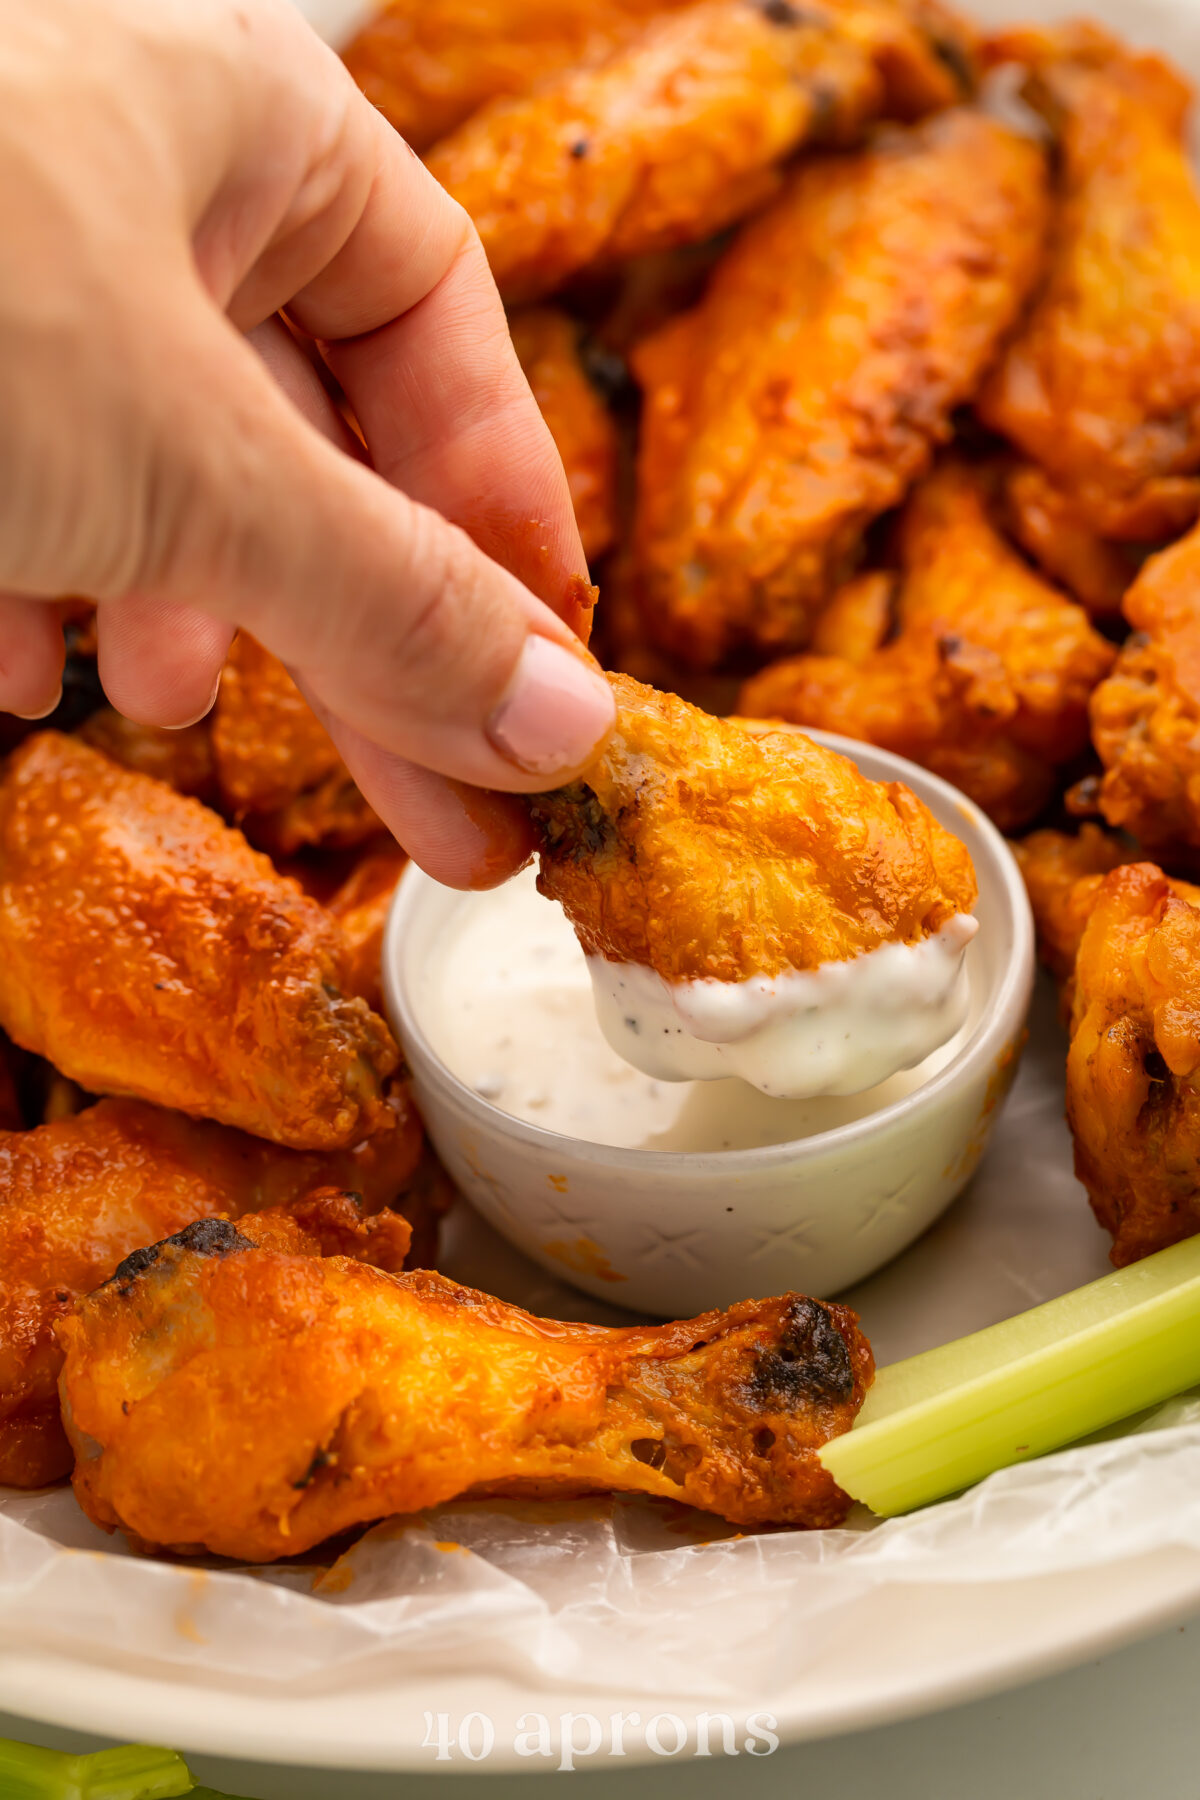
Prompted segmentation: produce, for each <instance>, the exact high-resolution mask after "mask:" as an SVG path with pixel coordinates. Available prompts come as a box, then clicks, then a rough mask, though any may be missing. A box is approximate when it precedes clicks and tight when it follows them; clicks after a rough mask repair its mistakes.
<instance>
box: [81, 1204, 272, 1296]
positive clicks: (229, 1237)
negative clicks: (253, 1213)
mask: <svg viewBox="0 0 1200 1800" xmlns="http://www.w3.org/2000/svg"><path fill="white" fill-rule="evenodd" d="M172 1245H175V1246H176V1247H178V1248H179V1249H180V1250H190V1251H191V1252H192V1254H193V1255H195V1256H231V1255H232V1254H233V1253H234V1252H235V1251H237V1250H253V1249H254V1245H253V1244H252V1243H251V1242H250V1239H249V1238H244V1237H243V1236H242V1234H241V1232H240V1231H237V1230H235V1228H234V1227H233V1226H232V1225H231V1224H230V1223H229V1220H228V1219H197V1220H195V1221H194V1223H193V1224H191V1225H185V1226H184V1228H183V1230H182V1231H177V1232H176V1233H175V1235H174V1237H169V1238H163V1239H161V1240H160V1242H159V1243H157V1244H148V1245H147V1246H146V1248H145V1249H144V1250H131V1251H130V1253H129V1255H128V1256H127V1257H126V1258H125V1259H124V1261H123V1262H120V1263H118V1264H117V1267H116V1269H115V1270H114V1271H113V1275H112V1285H115V1286H116V1290H117V1292H118V1293H119V1294H127V1293H128V1292H129V1290H130V1289H131V1288H132V1286H133V1285H134V1283H135V1282H136V1281H138V1280H139V1279H140V1278H141V1277H142V1276H143V1275H144V1274H145V1273H146V1271H147V1270H148V1269H152V1268H153V1267H154V1265H155V1263H156V1262H157V1261H158V1259H159V1257H160V1256H161V1255H162V1252H163V1251H164V1250H166V1249H168V1248H170V1247H171V1246H172ZM104 1285H105V1286H106V1287H107V1286H109V1285H110V1283H108V1282H106V1283H105V1284H104Z"/></svg>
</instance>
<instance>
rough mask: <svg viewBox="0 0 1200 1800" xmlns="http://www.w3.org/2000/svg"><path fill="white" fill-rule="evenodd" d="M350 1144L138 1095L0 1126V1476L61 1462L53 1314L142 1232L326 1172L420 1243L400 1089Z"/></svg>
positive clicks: (279, 1200) (171, 1227)
mask: <svg viewBox="0 0 1200 1800" xmlns="http://www.w3.org/2000/svg"><path fill="white" fill-rule="evenodd" d="M391 1116H392V1119H393V1124H392V1126H391V1128H390V1129H389V1130H385V1131H382V1132H379V1133H377V1134H376V1136H375V1137H373V1138H370V1139H369V1140H368V1141H367V1142H366V1143H364V1144H361V1145H359V1146H357V1147H356V1148H355V1149H352V1150H342V1151H336V1152H333V1153H331V1154H328V1155H324V1156H320V1155H312V1154H304V1153H301V1152H299V1151H295V1150H281V1149H279V1148H278V1147H277V1146H276V1145H274V1144H266V1143H263V1142H262V1141H261V1140H259V1139H258V1138H252V1137H247V1136H246V1135H245V1134H244V1133H243V1132H240V1131H230V1130H229V1129H228V1128H227V1127H226V1126H223V1125H212V1124H208V1123H205V1122H201V1121H197V1120H193V1119H185V1118H183V1117H181V1116H180V1114H178V1113H172V1112H165V1111H163V1110H162V1109H161V1108H160V1107H156V1106H146V1105H145V1104H144V1103H143V1102H142V1101H140V1100H102V1101H100V1102H99V1104H98V1105H96V1106H93V1107H90V1108H88V1109H87V1111H85V1112H81V1113H78V1114H77V1115H76V1116H75V1117H73V1118H68V1119H63V1120H60V1121H59V1122H58V1123H57V1124H54V1125H42V1126H39V1127H37V1128H36V1129H35V1130H33V1131H16V1132H7V1131H6V1132H0V1484H2V1485H9V1486H15V1487H40V1486H42V1485H43V1484H44V1483H46V1482H50V1481H57V1480H58V1479H59V1478H60V1477H61V1476H63V1475H65V1474H66V1473H67V1471H68V1470H69V1469H70V1466H71V1453H70V1450H69V1448H68V1446H67V1442H66V1439H65V1437H64V1436H63V1431H62V1426H61V1422H60V1419H59V1407H58V1389H57V1380H58V1371H59V1366H60V1363H61V1356H60V1354H59V1351H58V1347H57V1345H56V1343H55V1341H54V1332H53V1327H54V1322H55V1320H56V1319H59V1318H61V1317H63V1315H64V1314H65V1313H66V1312H67V1311H69V1309H70V1307H71V1305H72V1304H73V1303H74V1301H75V1300H76V1299H77V1298H79V1297H80V1296H81V1295H83V1294H87V1293H90V1292H91V1290H92V1289H93V1288H94V1287H96V1286H98V1284H99V1283H100V1282H102V1281H106V1280H107V1279H108V1277H109V1276H110V1275H111V1274H112V1272H113V1270H114V1269H115V1268H116V1266H117V1264H118V1263H119V1262H120V1261H121V1259H122V1257H124V1256H128V1255H129V1253H130V1252H131V1251H133V1250H136V1249H138V1248H139V1247H140V1246H141V1245H143V1244H148V1243H153V1242H154V1241H155V1240H156V1239H158V1238H160V1237H162V1236H163V1235H164V1234H169V1233H171V1232H175V1231H180V1230H181V1229H182V1228H183V1227H184V1226H185V1225H190V1224H191V1223H192V1221H193V1220H194V1219H205V1218H210V1217H212V1216H213V1215H214V1214H217V1213H221V1214H224V1215H226V1216H228V1217H232V1218H237V1217H238V1216H239V1215H240V1214H241V1213H244V1212H260V1211H262V1210H264V1209H265V1208H268V1207H275V1206H285V1205H289V1204H291V1203H292V1202H293V1201H296V1200H299V1199H300V1198H302V1197H303V1196H304V1195H306V1194H308V1193H309V1192H310V1191H311V1190H312V1189H313V1188H315V1187H317V1186H320V1185H323V1184H333V1185H334V1186H336V1187H338V1188H345V1189H352V1190H354V1191H355V1192H357V1193H359V1194H361V1195H362V1198H363V1204H364V1206H365V1207H366V1210H367V1211H368V1212H377V1211H378V1210H379V1209H380V1208H381V1207H383V1206H388V1205H392V1204H393V1203H394V1204H397V1205H404V1204H405V1201H404V1198H403V1196H404V1195H405V1193H406V1190H408V1189H409V1188H410V1187H412V1189H413V1200H414V1205H413V1208H412V1210H413V1217H414V1222H415V1223H416V1225H417V1226H418V1228H419V1232H420V1235H421V1238H422V1240H423V1243H424V1246H425V1249H426V1251H427V1250H428V1243H429V1237H430V1232H431V1227H433V1226H434V1225H435V1221H434V1220H433V1219H431V1218H430V1217H428V1216H427V1210H428V1209H427V1205H426V1200H425V1193H424V1188H423V1185H422V1183H421V1180H420V1175H421V1168H420V1157H421V1144H422V1135H421V1127H420V1123H419V1121H418V1119H417V1117H416V1114H415V1113H414V1112H413V1110H412V1108H411V1106H410V1105H409V1104H408V1102H407V1099H406V1098H405V1097H404V1096H403V1095H401V1096H398V1097H397V1099H396V1101H395V1103H394V1105H393V1108H392V1114H391Z"/></svg>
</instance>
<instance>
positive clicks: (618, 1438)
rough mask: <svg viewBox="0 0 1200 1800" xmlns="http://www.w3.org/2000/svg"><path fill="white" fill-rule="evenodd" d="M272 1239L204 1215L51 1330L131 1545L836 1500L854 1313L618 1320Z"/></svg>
mask: <svg viewBox="0 0 1200 1800" xmlns="http://www.w3.org/2000/svg"><path fill="white" fill-rule="evenodd" d="M262 1236H263V1234H262V1231H261V1227H260V1224H259V1222H258V1221H257V1220H244V1221H242V1222H241V1223H240V1224H239V1225H237V1226H234V1225H219V1224H216V1223H209V1224H206V1225H203V1226H200V1227H192V1228H191V1230H190V1231H184V1232H182V1233H180V1234H179V1235H177V1236H176V1237H174V1238H170V1239H168V1240H167V1241H166V1242H165V1243H163V1244H159V1245H157V1246H155V1248H154V1249H153V1250H149V1251H143V1252H141V1253H140V1254H139V1255H137V1256H135V1257H132V1258H130V1260H129V1261H128V1262H127V1263H126V1264H124V1265H123V1266H122V1268H120V1269H118V1271H117V1274H116V1276H115V1277H114V1279H113V1280H112V1281H111V1282H109V1283H108V1284H107V1286H105V1287H103V1288H101V1289H100V1290H99V1291H98V1292H97V1293H96V1294H94V1295H92V1297H91V1298H90V1299H89V1300H86V1301H84V1302H83V1304H82V1305H81V1306H80V1307H79V1308H78V1310H77V1311H76V1312H75V1313H74V1314H73V1315H72V1316H71V1317H68V1318H65V1319H64V1320H62V1321H61V1323H60V1325H59V1327H58V1332H59V1340H60V1342H61V1344H62V1347H63V1350H64V1352H65V1367H64V1370H63V1376H62V1385H61V1391H62V1398H63V1414H64V1419H65V1421H66V1425H67V1430H68V1433H69V1435H70V1438H71V1441H72V1444H73V1445H74V1447H75V1451H76V1457H77V1461H76V1467H75V1476H74V1480H75V1492H76V1494H77V1496H78V1498H79V1501H80V1504H81V1505H82V1506H83V1508H84V1510H85V1511H86V1512H87V1513H88V1515H89V1517H91V1518H92V1519H94V1520H95V1521H96V1522H97V1523H98V1524H101V1525H105V1526H108V1527H113V1526H120V1527H121V1528H122V1529H123V1530H124V1531H125V1532H126V1534H127V1535H128V1536H129V1537H130V1538H131V1539H132V1540H133V1541H134V1542H135V1543H138V1544H143V1545H153V1546H161V1547H166V1548H170V1549H173V1550H176V1551H198V1550H201V1549H207V1550H210V1551H214V1552H216V1553H218V1554H221V1555H227V1556H234V1557H238V1558H241V1559H245V1560H248V1561H255V1562H262V1561H268V1560H270V1559H271V1558H273V1557H278V1556H291V1555H295V1554H297V1553H298V1552H301V1551H304V1550H306V1549H308V1548H309V1547H310V1546H312V1545H313V1544H318V1543H320V1542H322V1541H323V1540H324V1539H326V1538H328V1537H330V1536H332V1535H333V1534H334V1533H336V1532H340V1531H344V1530H346V1529H347V1528H349V1527H351V1526H354V1525H361V1524H363V1523H365V1522H367V1521H369V1520H373V1519H379V1518H382V1517H384V1516H386V1515H388V1514H390V1513H411V1512H416V1511H418V1510H420V1509H421V1508H424V1507H428V1506H435V1505H437V1504H438V1503H439V1502H440V1501H444V1500H450V1499H453V1498H454V1497H455V1496H456V1495H459V1494H463V1493H469V1494H471V1495H480V1494H487V1493H497V1492H503V1493H507V1494H512V1493H524V1494H531V1495H535V1496H542V1495H547V1496H548V1495H560V1496H561V1495H568V1494H579V1493H589V1492H593V1491H595V1490H597V1489H606V1488H614V1489H617V1490H622V1491H629V1492H636V1493H644V1494H656V1495H660V1496H663V1497H665V1498H669V1499H671V1500H676V1501H682V1502H684V1503H685V1504H688V1505H691V1506H697V1507H701V1508H703V1509H704V1510H706V1511H709V1512H716V1513H720V1514H722V1515H723V1516H725V1517H726V1518H728V1519H731V1520H734V1521H736V1522H738V1523H740V1524H746V1525H758V1524H764V1523H775V1522H778V1523H781V1524H789V1525H803V1526H818V1525H832V1524H836V1523H837V1522H838V1521H839V1520H840V1519H842V1518H843V1517H844V1516H845V1513H846V1510H847V1507H848V1505H849V1502H848V1501H847V1499H846V1497H845V1495H844V1494H842V1493H841V1492H840V1491H839V1490H838V1489H837V1488H836V1487H835V1486H834V1484H833V1481H832V1479H831V1477H830V1476H829V1475H827V1474H826V1472H825V1470H824V1469H823V1468H822V1466H821V1464H820V1463H819V1461H818V1460H817V1456H816V1454H815V1453H816V1451H817V1450H818V1449H819V1447H820V1446H821V1445H822V1444H824V1443H826V1442H827V1441H828V1440H829V1439H830V1438H831V1437H834V1436H837V1435H838V1434H839V1433H840V1432H843V1431H845V1430H847V1429H848V1428H849V1426H850V1425H851V1423H852V1422H853V1420H854V1417H855V1415H856V1413H857V1412H858V1409H859V1407H860V1406H861V1404H862V1401H863V1397H864V1395H865V1392H866V1389H867V1387H868V1386H869V1384H870V1381H871V1378H872V1374H873V1363H872V1358H871V1351H870V1346H869V1345H868V1344H867V1342H866V1340H865V1338H864V1337H863V1336H862V1334H861V1333H860V1332H859V1330H858V1326H857V1320H856V1318H855V1315H854V1314H853V1313H852V1312H850V1311H849V1310H848V1309H847V1308H846V1307H842V1306H823V1305H820V1304H819V1303H818V1302H816V1301H814V1300H806V1299H801V1298H800V1297H798V1296H797V1295H794V1294H786V1295H784V1296H782V1297H781V1298H780V1299H775V1300H747V1301H743V1302H742V1303H741V1305H739V1306H735V1307H732V1308H730V1309H729V1311H727V1312H710V1313H702V1314H701V1315H700V1317H699V1318H696V1319H689V1320H685V1321H683V1322H681V1323H678V1324H671V1325H660V1326H633V1327H629V1328H626V1329H623V1330H606V1329H604V1328H603V1327H600V1326H596V1325H574V1324H560V1323H558V1322H556V1321H554V1320H548V1319H538V1318H534V1317H532V1316H531V1315H530V1314H529V1313H526V1312H522V1311H521V1310H520V1309H519V1308H518V1307H515V1306H508V1305H506V1304H505V1303H504V1302H503V1301H500V1300H494V1299H491V1298H490V1297H489V1296H488V1295H486V1294H481V1293H477V1292H476V1291H475V1290H474V1289H471V1288H464V1287H460V1286H458V1285H457V1283H455V1282H453V1281H448V1280H446V1279H445V1278H444V1277H443V1276H440V1275H435V1274H432V1273H413V1274H403V1275H395V1276H393V1275H387V1274H384V1273H381V1272H379V1271H378V1270H376V1269H372V1268H368V1267H366V1266H364V1265H363V1264H362V1263H359V1262H350V1261H348V1260H347V1259H346V1258H344V1257H340V1256H333V1257H328V1258H326V1259H324V1260H319V1259H317V1258H316V1257H313V1256H312V1255H311V1254H307V1255H306V1254H297V1253H296V1250H300V1251H304V1250H311V1248H312V1245H311V1242H308V1243H306V1242H304V1241H303V1240H302V1239H301V1241H299V1242H298V1243H297V1244H296V1248H295V1249H294V1250H291V1251H289V1250H288V1249H287V1248H285V1247H284V1246H285V1241H286V1240H285V1238H284V1228H283V1224H282V1222H280V1221H275V1222H273V1225H272V1230H271V1235H270V1237H269V1238H268V1241H267V1243H263V1242H262Z"/></svg>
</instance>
